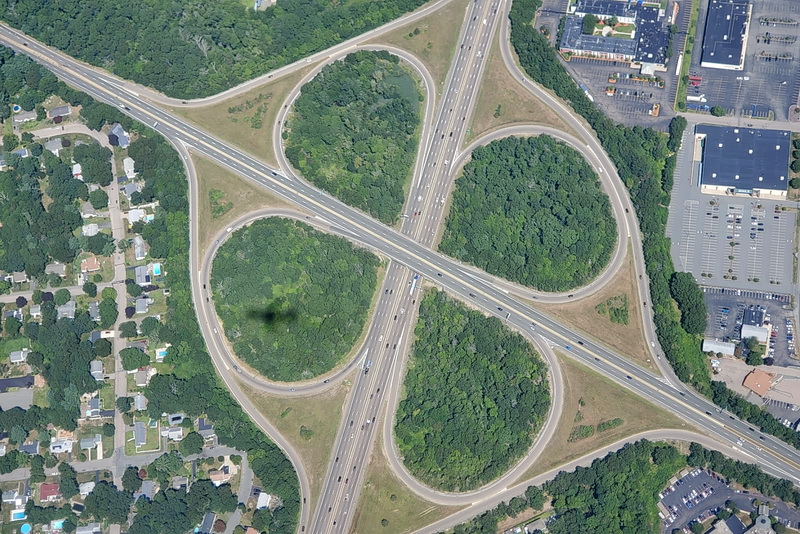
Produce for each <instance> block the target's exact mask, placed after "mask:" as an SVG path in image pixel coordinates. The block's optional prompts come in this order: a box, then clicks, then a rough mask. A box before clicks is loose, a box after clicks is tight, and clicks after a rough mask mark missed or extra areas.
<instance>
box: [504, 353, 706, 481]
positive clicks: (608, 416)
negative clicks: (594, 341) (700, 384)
mask: <svg viewBox="0 0 800 534" xmlns="http://www.w3.org/2000/svg"><path fill="white" fill-rule="evenodd" d="M556 356H558V361H559V362H560V365H561V371H562V374H563V376H564V403H563V410H562V413H561V419H560V421H559V424H558V428H557V429H556V431H555V434H554V435H553V437H552V438H551V439H550V441H549V442H548V443H547V446H546V447H545V449H544V451H542V454H541V456H540V457H539V460H538V461H537V462H536V464H534V465H533V466H532V467H531V468H530V469H528V471H526V472H525V474H524V475H522V476H521V477H520V478H519V479H518V480H517V482H522V481H524V480H528V479H529V478H531V477H533V476H535V475H538V474H540V473H544V472H545V471H548V470H550V469H553V468H554V467H556V466H559V465H561V464H564V463H566V462H569V461H571V460H574V459H575V458H579V457H581V456H583V455H584V454H586V453H588V452H590V451H593V450H595V449H598V448H600V447H603V446H605V445H608V444H609V443H613V442H615V441H617V440H619V439H622V438H624V437H625V436H630V435H633V434H637V433H639V432H644V431H645V430H655V429H664V428H676V429H686V428H687V427H686V423H684V422H683V421H681V420H680V419H678V418H677V417H675V416H674V415H671V414H669V413H667V412H666V411H664V410H662V409H661V408H658V407H656V406H654V405H652V404H650V403H649V402H647V401H645V400H643V399H642V398H641V397H639V396H637V395H634V394H633V393H631V392H630V391H629V390H627V389H625V388H623V387H622V386H619V385H617V384H616V383H614V382H612V381H611V380H609V379H608V378H606V377H604V376H602V375H601V374H599V373H596V372H595V371H592V370H591V369H589V368H588V367H585V366H584V365H582V364H580V363H578V362H576V361H575V360H573V359H571V358H570V357H568V356H566V355H565V354H564V353H562V352H561V351H556ZM615 418H620V419H622V424H621V425H619V426H616V427H614V428H611V429H609V430H606V431H604V432H598V431H597V424H598V423H601V422H605V421H611V420H612V419H615ZM579 425H585V426H589V425H593V426H594V433H593V434H592V435H591V436H590V437H587V438H584V439H580V440H577V441H569V437H570V434H571V433H572V432H573V429H575V427H577V426H579ZM689 429H693V427H690V428H689Z"/></svg>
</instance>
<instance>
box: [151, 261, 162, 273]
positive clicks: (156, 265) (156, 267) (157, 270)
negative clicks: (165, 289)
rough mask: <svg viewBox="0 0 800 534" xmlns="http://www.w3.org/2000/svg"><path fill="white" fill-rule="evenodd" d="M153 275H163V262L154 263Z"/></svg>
mask: <svg viewBox="0 0 800 534" xmlns="http://www.w3.org/2000/svg"><path fill="white" fill-rule="evenodd" d="M153 276H161V264H160V263H154V264H153Z"/></svg>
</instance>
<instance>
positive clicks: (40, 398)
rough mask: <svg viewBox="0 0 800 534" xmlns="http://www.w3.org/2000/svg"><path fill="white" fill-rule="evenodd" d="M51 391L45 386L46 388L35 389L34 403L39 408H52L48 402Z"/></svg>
mask: <svg viewBox="0 0 800 534" xmlns="http://www.w3.org/2000/svg"><path fill="white" fill-rule="evenodd" d="M49 390H50V387H49V386H47V385H45V386H44V387H40V388H34V389H33V403H34V404H35V405H36V406H38V407H39V408H47V407H48V406H50V401H49V400H47V392H48V391H49Z"/></svg>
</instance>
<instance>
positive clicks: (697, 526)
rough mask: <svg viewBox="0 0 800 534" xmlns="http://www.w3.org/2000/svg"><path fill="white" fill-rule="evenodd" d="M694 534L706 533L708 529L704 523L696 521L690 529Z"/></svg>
mask: <svg viewBox="0 0 800 534" xmlns="http://www.w3.org/2000/svg"><path fill="white" fill-rule="evenodd" d="M689 530H691V531H692V533H693V534H703V532H705V531H706V527H704V526H703V523H701V522H699V521H695V522H694V523H692V526H691V527H690V528H689Z"/></svg>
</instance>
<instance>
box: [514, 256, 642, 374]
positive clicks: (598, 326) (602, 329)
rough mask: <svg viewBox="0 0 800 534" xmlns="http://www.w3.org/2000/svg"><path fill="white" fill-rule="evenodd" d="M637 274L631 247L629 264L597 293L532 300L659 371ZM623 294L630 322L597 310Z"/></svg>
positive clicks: (559, 317)
mask: <svg viewBox="0 0 800 534" xmlns="http://www.w3.org/2000/svg"><path fill="white" fill-rule="evenodd" d="M635 276H636V274H635V271H634V269H633V257H632V256H631V252H630V247H628V255H627V257H626V259H625V263H624V264H623V265H622V267H621V268H620V270H619V272H618V273H617V276H615V277H614V281H613V282H611V283H609V284H607V285H606V286H605V287H604V288H603V289H601V290H599V291H597V292H596V293H594V294H592V295H590V296H588V297H586V298H584V299H581V300H579V301H577V302H570V303H567V304H553V305H543V304H541V303H535V302H533V301H528V302H530V303H531V304H532V305H534V306H536V307H538V308H541V309H542V311H544V312H546V313H548V314H550V315H553V316H555V317H557V318H558V319H559V320H560V321H562V322H564V323H566V324H570V325H573V326H575V327H576V328H580V330H582V331H584V332H586V333H587V334H589V335H591V336H592V337H594V338H596V339H597V340H599V341H601V342H602V343H603V344H605V345H608V346H609V347H611V348H613V349H615V350H616V351H618V352H620V353H621V354H622V355H624V356H626V357H628V358H630V359H631V360H633V361H635V362H636V363H638V364H639V365H641V366H643V367H646V368H647V369H650V370H651V371H657V367H656V366H655V364H654V363H653V362H651V361H648V360H649V359H650V355H649V353H648V350H647V342H646V341H645V339H644V330H643V329H642V324H643V323H642V314H641V310H640V309H639V306H637V305H636V303H637V302H638V296H637V292H636V281H635V279H634V277H635ZM620 295H626V296H627V300H628V324H627V325H622V324H619V323H613V322H611V320H610V319H609V317H608V315H601V314H600V313H599V312H598V311H597V309H596V307H597V306H598V304H603V303H606V302H607V301H608V300H609V299H611V298H613V297H618V296H620Z"/></svg>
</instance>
